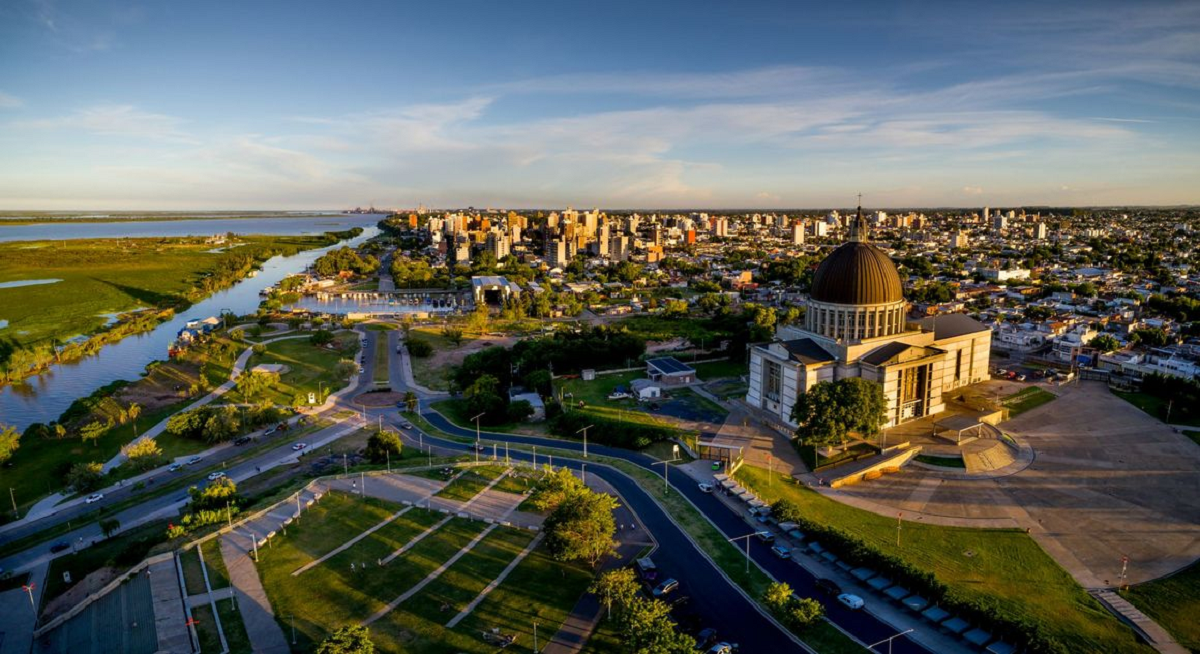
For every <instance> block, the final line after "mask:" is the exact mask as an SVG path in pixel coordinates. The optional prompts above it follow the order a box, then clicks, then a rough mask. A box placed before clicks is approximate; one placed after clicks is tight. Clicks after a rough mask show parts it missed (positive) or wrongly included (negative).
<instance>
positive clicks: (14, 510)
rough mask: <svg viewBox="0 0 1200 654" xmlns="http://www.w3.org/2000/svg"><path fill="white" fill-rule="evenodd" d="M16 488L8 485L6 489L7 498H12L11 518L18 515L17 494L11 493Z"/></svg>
mask: <svg viewBox="0 0 1200 654" xmlns="http://www.w3.org/2000/svg"><path fill="white" fill-rule="evenodd" d="M16 490H17V489H15V488H12V487H11V486H10V487H9V489H8V498H9V499H10V500H12V505H13V518H16V517H17V516H18V513H17V496H16V495H14V494H13V492H14V491H16Z"/></svg>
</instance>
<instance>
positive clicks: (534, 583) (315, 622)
mask: <svg viewBox="0 0 1200 654" xmlns="http://www.w3.org/2000/svg"><path fill="white" fill-rule="evenodd" d="M398 508H399V507H398V506H397V505H390V504H387V503H382V502H380V503H373V502H367V503H364V502H362V501H361V500H357V499H354V498H350V497H347V496H345V495H343V494H337V493H335V494H332V495H328V496H326V497H325V498H323V499H322V500H321V502H320V503H319V504H318V505H317V506H316V507H314V508H313V509H312V510H310V511H309V512H308V513H306V514H305V516H304V518H302V519H301V520H300V522H299V524H296V525H294V526H290V527H289V528H288V534H287V536H281V537H279V538H276V539H275V541H274V543H273V547H272V548H271V549H270V550H269V551H266V552H265V553H263V552H260V555H262V562H261V563H260V564H259V573H260V575H261V576H262V579H263V585H264V587H265V588H266V590H267V594H268V597H269V598H270V600H271V604H272V606H273V608H274V611H275V614H276V616H280V617H279V618H278V619H279V621H280V624H281V625H288V627H287V628H288V629H290V623H289V621H288V619H287V618H286V617H284V616H290V615H294V616H295V623H296V630H297V640H298V646H297V648H296V649H297V650H298V651H310V650H311V649H312V647H313V645H314V644H315V643H317V642H320V641H321V640H323V639H324V638H325V637H326V636H327V635H328V634H329V633H331V632H332V631H333V630H334V629H336V628H337V627H339V626H341V625H343V624H347V623H352V622H361V621H362V620H364V619H365V618H367V617H368V616H370V615H371V614H372V613H374V612H375V611H377V610H379V609H381V608H383V607H384V605H385V604H387V603H388V602H391V601H392V600H394V599H396V598H397V597H399V596H400V595H401V594H402V593H404V592H405V591H406V590H407V589H409V588H411V587H412V586H414V585H415V584H417V583H418V582H420V581H421V580H423V579H424V578H425V577H426V576H427V575H428V574H429V573H430V572H432V571H433V570H434V569H435V568H437V567H438V566H439V565H441V564H442V563H444V562H445V561H447V560H448V559H449V558H450V557H452V556H453V555H454V554H455V553H457V552H458V551H459V550H460V549H461V548H462V547H464V546H465V545H466V544H467V543H468V542H469V541H470V540H471V539H472V538H474V537H475V536H477V535H479V534H480V533H482V532H483V531H484V529H485V528H486V527H487V525H485V524H483V523H480V522H471V521H467V520H461V519H457V518H455V519H453V520H451V521H450V522H449V523H447V524H446V525H445V526H443V527H442V528H441V529H439V530H438V531H437V532H434V533H433V534H431V535H430V536H429V537H427V538H425V539H424V540H422V541H421V542H420V543H418V544H417V545H416V546H415V547H413V548H412V549H411V550H410V551H408V552H407V553H405V554H404V556H403V557H402V558H401V559H400V560H397V561H394V562H392V563H391V564H389V565H387V566H385V567H384V568H382V569H378V568H377V567H376V564H375V562H376V560H377V559H379V558H382V557H383V556H386V555H387V554H389V553H391V552H392V551H394V550H395V549H397V548H399V547H400V546H402V545H403V544H405V543H407V542H408V541H409V540H411V539H412V538H413V537H414V536H416V535H417V534H419V533H420V532H422V531H424V530H425V529H427V528H428V527H430V526H432V525H433V524H435V523H436V522H438V521H440V520H441V519H442V518H443V517H444V516H443V515H442V514H441V513H437V512H429V511H425V510H423V509H413V510H411V511H409V512H408V513H406V514H405V515H403V516H401V517H400V518H399V519H397V520H395V521H393V522H391V523H389V524H388V525H386V526H385V527H383V528H381V529H380V530H378V531H376V532H374V533H373V534H371V535H370V536H368V537H366V538H364V539H363V540H361V541H359V542H358V543H356V544H355V545H354V546H352V547H351V548H350V549H348V550H346V551H345V552H342V553H340V554H338V555H336V556H334V557H332V558H331V559H329V560H328V561H326V562H325V563H323V564H321V565H319V566H316V567H314V568H312V569H310V570H308V571H306V572H304V573H303V574H301V575H299V576H296V577H293V576H292V575H291V572H292V571H293V570H295V569H296V568H298V567H300V566H301V565H303V564H305V563H307V562H309V561H311V560H312V559H314V558H316V557H318V556H320V555H321V554H323V553H325V552H328V551H330V550H332V549H333V548H334V547H337V546H338V545H340V544H341V543H342V542H344V541H345V540H348V539H349V538H351V537H353V536H354V535H355V534H357V533H360V532H361V531H363V530H365V529H367V528H369V527H371V526H373V525H375V524H377V523H378V522H380V521H381V520H383V519H384V518H385V517H386V516H388V515H389V514H390V513H391V512H392V511H394V510H397V509H398ZM330 532H336V533H337V537H336V538H331V537H329V535H328V534H329V533H330ZM532 537H533V534H531V533H529V532H524V531H520V530H515V529H509V528H495V529H494V530H493V531H491V533H489V534H488V535H487V536H485V537H484V538H483V539H482V540H481V541H480V542H479V544H478V545H477V546H476V547H475V548H474V549H473V550H471V552H469V553H468V554H466V555H465V556H463V557H462V558H461V559H459V560H458V561H457V562H456V563H455V564H454V565H453V566H451V567H450V568H448V569H447V570H446V571H445V572H444V573H443V574H442V575H441V576H440V577H439V578H438V579H436V580H434V581H433V582H431V583H430V584H429V585H428V586H426V587H425V588H424V589H423V590H422V591H421V592H420V593H418V594H417V595H416V596H414V597H412V598H410V599H409V600H407V601H406V602H404V603H402V604H400V605H399V606H398V607H397V608H396V609H395V610H393V611H391V612H390V613H388V614H386V615H385V616H384V617H383V618H382V619H380V620H378V621H376V622H375V623H373V624H372V625H370V630H371V638H372V640H373V641H374V642H375V643H376V645H377V647H378V648H379V651H388V652H394V651H411V652H417V651H419V652H439V653H440V652H446V653H453V652H471V653H475V652H478V653H483V652H493V651H495V648H494V647H491V646H488V645H487V644H486V643H484V641H483V640H482V639H481V638H480V636H479V634H480V632H481V631H482V630H483V629H488V628H491V627H493V626H499V627H501V628H502V629H503V630H504V631H505V632H506V633H512V632H515V633H517V634H518V640H517V643H518V650H517V651H520V650H523V649H526V648H528V647H529V645H530V644H531V642H530V637H529V636H528V635H527V634H528V632H529V630H530V629H531V626H532V622H531V620H533V619H537V620H538V621H539V622H540V625H541V626H540V630H541V632H542V633H543V634H545V635H550V634H553V633H554V632H555V631H556V630H557V627H558V625H559V623H561V621H562V619H563V618H564V617H565V615H566V613H567V611H569V609H570V607H571V606H573V605H574V603H575V601H576V600H577V599H578V597H579V595H580V594H581V593H582V592H583V591H584V590H585V589H586V587H587V584H588V583H589V582H590V579H591V573H590V571H587V570H585V569H581V568H578V567H574V566H565V565H562V564H558V563H555V562H553V561H551V560H549V559H548V558H547V557H546V556H545V555H543V554H542V553H541V552H535V553H534V554H533V555H531V556H530V557H529V558H527V559H526V560H525V561H524V562H522V563H521V564H520V565H518V566H517V568H516V569H514V571H513V573H512V575H511V576H510V577H509V578H508V580H507V581H505V582H504V583H503V584H501V585H500V586H499V587H498V588H497V589H496V590H495V591H494V592H493V593H492V594H491V595H489V596H488V598H487V599H485V600H484V601H483V602H482V603H481V604H480V605H479V607H478V608H477V609H476V611H475V613H473V614H472V615H471V616H469V617H467V618H466V619H465V620H464V621H463V622H462V623H461V624H460V625H458V626H457V627H456V628H454V629H447V628H446V627H445V626H444V625H445V623H446V622H447V621H449V620H450V619H451V618H452V617H453V616H454V615H455V614H456V613H457V612H458V611H459V610H460V609H461V608H463V607H465V606H466V605H467V604H468V603H469V602H470V601H471V600H473V599H474V598H475V597H476V595H477V594H478V592H479V591H480V590H482V589H483V587H484V586H486V585H487V584H488V583H489V582H490V581H491V580H492V579H494V578H495V577H496V575H498V574H499V573H500V571H501V570H502V569H503V568H504V567H505V566H507V565H508V563H509V562H510V561H512V560H513V558H514V557H515V556H516V555H517V553H518V552H520V550H521V549H523V548H524V547H525V546H526V545H527V544H528V543H529V542H530V541H531V539H532ZM351 562H354V563H366V564H367V565H366V567H367V568H368V570H367V571H366V572H362V571H359V570H355V571H353V572H352V571H351V570H350V563H351Z"/></svg>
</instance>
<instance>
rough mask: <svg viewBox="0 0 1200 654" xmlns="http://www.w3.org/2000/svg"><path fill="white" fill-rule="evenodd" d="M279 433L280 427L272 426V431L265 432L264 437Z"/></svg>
mask: <svg viewBox="0 0 1200 654" xmlns="http://www.w3.org/2000/svg"><path fill="white" fill-rule="evenodd" d="M277 431H279V425H271V427H270V429H268V430H266V431H264V432H263V436H270V435H271V434H274V433H275V432H277Z"/></svg>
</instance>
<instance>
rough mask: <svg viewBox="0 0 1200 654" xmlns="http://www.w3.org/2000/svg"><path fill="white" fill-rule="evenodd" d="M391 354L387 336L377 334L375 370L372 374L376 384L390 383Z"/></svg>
mask: <svg viewBox="0 0 1200 654" xmlns="http://www.w3.org/2000/svg"><path fill="white" fill-rule="evenodd" d="M390 356H391V350H389V349H388V341H387V336H384V335H383V334H379V335H377V336H376V337H375V370H374V371H373V375H372V376H373V379H374V380H375V383H376V384H387V383H388V379H389V375H388V359H389V357H390Z"/></svg>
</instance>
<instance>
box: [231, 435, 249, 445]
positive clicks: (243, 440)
mask: <svg viewBox="0 0 1200 654" xmlns="http://www.w3.org/2000/svg"><path fill="white" fill-rule="evenodd" d="M249 442H250V437H249V436H242V437H241V438H235V439H233V444H234V445H245V444H246V443H249Z"/></svg>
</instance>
